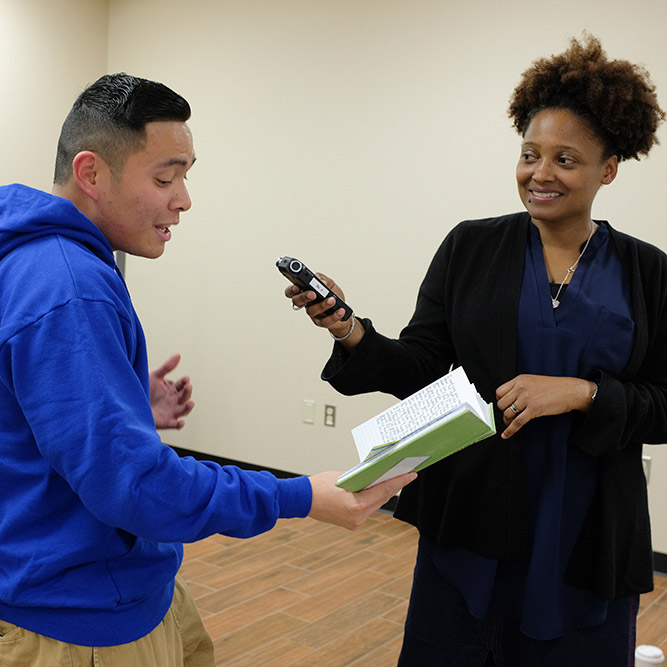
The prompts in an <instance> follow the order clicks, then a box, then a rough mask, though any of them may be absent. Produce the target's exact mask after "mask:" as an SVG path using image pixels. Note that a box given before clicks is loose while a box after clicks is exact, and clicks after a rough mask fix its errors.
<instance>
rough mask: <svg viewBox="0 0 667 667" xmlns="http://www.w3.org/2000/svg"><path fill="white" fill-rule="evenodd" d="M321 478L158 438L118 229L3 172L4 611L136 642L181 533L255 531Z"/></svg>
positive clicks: (0, 406) (0, 437)
mask: <svg viewBox="0 0 667 667" xmlns="http://www.w3.org/2000/svg"><path fill="white" fill-rule="evenodd" d="M311 493H312V492H311V487H310V482H309V481H308V479H307V478H305V477H298V478H294V479H283V480H279V479H276V478H275V477H274V476H273V475H271V474H269V473H267V472H247V471H242V470H240V469H238V468H236V467H234V466H219V465H217V464H214V463H208V462H199V461H195V460H194V459H192V458H179V457H178V456H177V455H176V453H175V452H174V451H173V450H172V449H171V448H170V447H167V446H166V445H164V444H162V442H161V440H160V437H159V436H158V434H157V432H156V430H155V424H154V421H153V415H152V413H151V408H150V403H149V379H148V366H147V357H146V345H145V341H144V336H143V333H142V329H141V325H140V323H139V320H138V318H137V315H136V313H135V312H134V308H133V307H132V302H131V300H130V296H129V294H128V291H127V288H126V286H125V283H124V282H123V279H122V277H121V276H120V273H119V272H118V270H117V268H116V264H115V262H114V256H113V252H112V249H111V246H110V245H109V243H108V241H107V240H106V238H105V237H104V236H103V235H102V233H101V232H100V230H99V229H98V228H97V227H96V226H95V225H94V224H93V223H92V222H91V221H90V220H89V219H88V218H86V217H85V216H84V215H82V214H81V213H80V212H79V211H78V210H77V209H76V207H75V206H74V205H73V204H72V203H71V202H69V201H68V200H66V199H62V198H59V197H55V196H53V195H49V194H46V193H44V192H41V191H38V190H33V189H31V188H27V187H25V186H21V185H10V186H5V187H0V619H2V620H4V621H6V622H9V623H13V624H15V625H18V626H21V627H23V628H26V629H28V630H32V631H34V632H38V633H40V634H43V635H46V636H49V637H53V638H55V639H59V640H61V641H66V642H70V643H74V644H82V645H86V646H110V645H116V644H122V643H127V642H131V641H134V640H136V639H138V638H140V637H142V636H144V635H146V634H148V633H149V632H150V631H151V630H153V628H155V627H156V626H157V625H158V624H159V622H160V621H161V620H162V618H163V617H164V615H165V614H166V612H167V610H168V608H169V605H170V603H171V599H172V594H173V586H174V577H175V575H176V572H177V570H178V568H179V566H180V564H181V560H182V555H183V548H182V544H181V543H182V542H192V541H195V540H199V539H202V538H204V537H207V536H208V535H211V534H213V533H224V534H225V535H230V536H234V537H250V536H251V535H256V534H258V533H261V532H263V531H266V530H269V529H270V528H271V527H272V526H273V525H274V524H275V521H276V520H277V519H278V518H281V517H282V518H288V517H297V516H299V517H302V516H306V515H307V514H308V512H309V511H310V506H311V500H312V496H311Z"/></svg>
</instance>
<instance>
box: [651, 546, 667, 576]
mask: <svg viewBox="0 0 667 667" xmlns="http://www.w3.org/2000/svg"><path fill="white" fill-rule="evenodd" d="M653 569H654V570H655V571H656V572H660V573H661V574H664V575H665V576H667V554H661V553H660V552H658V551H654V552H653Z"/></svg>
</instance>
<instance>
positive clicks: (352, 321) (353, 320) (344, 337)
mask: <svg viewBox="0 0 667 667" xmlns="http://www.w3.org/2000/svg"><path fill="white" fill-rule="evenodd" d="M348 322H350V328H349V329H348V331H347V333H344V334H343V335H342V336H336V335H335V334H334V333H333V332H332V331H329V335H330V336H331V337H332V338H333V339H334V340H335V341H336V342H337V343H342V342H343V341H344V340H347V339H348V338H349V337H350V336H351V335H352V334H353V333H354V329H355V327H356V325H357V318H356V317H355V316H354V315H352V317H350V319H349V320H348Z"/></svg>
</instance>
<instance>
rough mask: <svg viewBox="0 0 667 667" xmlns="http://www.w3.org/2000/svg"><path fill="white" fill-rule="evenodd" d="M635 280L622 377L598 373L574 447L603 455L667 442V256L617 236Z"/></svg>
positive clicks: (578, 424) (572, 440)
mask: <svg viewBox="0 0 667 667" xmlns="http://www.w3.org/2000/svg"><path fill="white" fill-rule="evenodd" d="M613 238H614V240H615V242H616V244H617V248H618V250H619V253H620V255H621V260H622V261H623V262H624V265H625V266H626V267H627V271H628V274H629V275H630V277H631V278H630V279H631V286H632V298H633V310H634V313H633V315H634V319H635V341H634V344H633V351H632V355H631V358H630V361H629V362H628V365H627V367H626V369H625V370H624V371H623V373H622V374H621V376H620V377H614V376H611V375H609V374H607V373H605V372H603V371H600V370H598V371H597V372H596V373H595V374H594V375H593V376H592V377H591V378H590V379H591V380H592V381H593V382H596V383H598V385H599V388H598V393H597V396H596V399H595V402H594V403H593V405H592V406H591V409H590V410H589V412H588V413H587V414H586V415H585V416H582V417H581V418H579V419H578V420H577V422H576V424H575V427H574V428H573V430H572V434H571V436H570V444H571V445H574V446H576V447H578V448H580V449H582V450H583V451H585V452H587V453H589V454H591V455H593V456H601V455H604V454H608V453H612V452H614V451H619V450H622V449H624V448H626V447H630V446H637V445H639V444H642V443H651V444H656V443H664V442H667V343H666V342H667V256H665V254H664V253H662V251H660V250H658V249H657V248H654V247H653V246H650V245H648V244H646V243H642V242H639V241H636V240H635V239H632V238H630V237H628V236H626V235H623V234H619V233H618V232H616V233H615V235H614V236H613Z"/></svg>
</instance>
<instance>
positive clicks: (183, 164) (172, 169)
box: [93, 121, 195, 259]
mask: <svg viewBox="0 0 667 667" xmlns="http://www.w3.org/2000/svg"><path fill="white" fill-rule="evenodd" d="M194 161H195V155H194V149H193V147H192V135H191V133H190V128H189V127H188V126H187V124H186V123H181V122H171V121H169V122H153V123H148V124H147V125H146V145H145V146H144V148H143V150H141V151H139V152H138V153H134V154H133V155H130V156H129V157H128V158H127V160H126V161H125V165H124V167H123V171H122V173H121V174H120V175H119V177H118V178H112V177H111V176H110V175H109V176H108V182H107V186H106V187H105V188H104V191H103V193H102V196H101V197H100V199H99V200H98V202H97V210H96V216H95V218H96V219H95V220H93V222H95V224H96V225H97V226H98V227H99V228H100V229H101V230H102V233H103V234H104V235H105V236H106V237H107V239H108V240H109V243H110V244H111V247H112V248H113V249H114V250H122V251H124V252H127V253H129V254H131V255H138V256H140V257H147V258H151V259H154V258H156V257H159V256H160V255H162V253H163V252H164V246H165V243H166V242H167V241H169V239H170V238H171V229H170V228H171V227H172V226H173V225H177V224H178V222H179V215H180V213H181V211H187V210H188V209H189V208H190V205H191V202H190V196H189V194H188V190H187V188H186V185H185V180H186V175H187V173H188V170H189V169H190V167H192V164H193V163H194Z"/></svg>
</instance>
